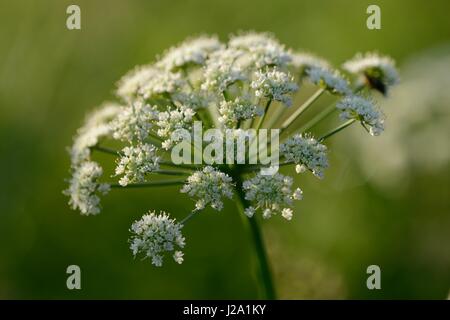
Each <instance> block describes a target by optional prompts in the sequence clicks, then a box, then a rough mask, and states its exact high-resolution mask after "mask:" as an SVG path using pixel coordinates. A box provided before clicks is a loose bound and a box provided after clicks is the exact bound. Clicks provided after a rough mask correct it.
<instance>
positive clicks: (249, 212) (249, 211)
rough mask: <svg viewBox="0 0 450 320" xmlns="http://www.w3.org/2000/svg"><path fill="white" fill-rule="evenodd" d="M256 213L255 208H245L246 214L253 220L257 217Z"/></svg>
mask: <svg viewBox="0 0 450 320" xmlns="http://www.w3.org/2000/svg"><path fill="white" fill-rule="evenodd" d="M255 211H256V210H255V208H253V207H248V208H245V210H244V213H245V215H246V216H247V217H249V218H251V217H253V216H254V215H255Z"/></svg>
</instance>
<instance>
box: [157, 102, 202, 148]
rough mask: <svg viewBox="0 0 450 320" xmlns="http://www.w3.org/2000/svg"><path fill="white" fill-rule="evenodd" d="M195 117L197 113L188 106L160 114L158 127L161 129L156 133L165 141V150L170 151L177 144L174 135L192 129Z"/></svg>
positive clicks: (170, 109) (163, 144) (163, 145)
mask: <svg viewBox="0 0 450 320" xmlns="http://www.w3.org/2000/svg"><path fill="white" fill-rule="evenodd" d="M194 115H195V111H194V110H193V109H191V108H189V107H186V106H180V107H177V108H169V110H168V111H163V112H160V113H159V114H158V121H157V122H156V125H157V126H158V128H159V129H158V130H157V132H156V133H157V134H158V136H159V137H161V138H164V139H165V140H164V141H163V143H162V147H163V149H165V150H169V149H170V148H172V146H173V144H174V143H176V142H177V141H174V140H173V139H174V135H172V133H174V132H175V131H177V130H179V129H186V130H190V129H191V127H192V121H193V119H192V118H193V116H194ZM181 138H182V137H181V136H180V139H181Z"/></svg>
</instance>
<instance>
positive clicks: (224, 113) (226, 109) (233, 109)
mask: <svg viewBox="0 0 450 320" xmlns="http://www.w3.org/2000/svg"><path fill="white" fill-rule="evenodd" d="M263 113H264V110H263V109H262V108H260V107H259V106H257V105H256V104H255V103H253V102H252V101H251V100H250V99H249V98H246V97H237V98H235V99H234V100H232V101H226V100H223V101H222V102H221V104H220V106H219V114H220V117H219V122H221V123H223V124H224V125H225V126H226V127H227V128H234V127H235V126H236V124H237V123H238V122H239V121H240V120H247V119H252V118H254V117H256V116H261V115H262V114H263Z"/></svg>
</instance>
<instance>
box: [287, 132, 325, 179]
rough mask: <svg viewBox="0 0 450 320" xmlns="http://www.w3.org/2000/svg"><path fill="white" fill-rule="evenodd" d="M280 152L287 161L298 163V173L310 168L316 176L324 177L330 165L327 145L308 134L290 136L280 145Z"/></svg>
mask: <svg viewBox="0 0 450 320" xmlns="http://www.w3.org/2000/svg"><path fill="white" fill-rule="evenodd" d="M280 152H281V154H282V155H283V156H284V157H285V159H286V160H287V161H292V162H294V163H295V164H297V166H296V167H295V170H296V172H297V173H301V172H304V171H305V170H306V169H309V170H311V172H312V173H313V174H314V175H315V176H316V177H318V178H323V172H324V170H325V169H326V168H327V167H328V158H327V147H326V146H325V145H323V144H321V143H320V142H319V141H317V140H316V139H314V138H312V137H311V136H308V135H302V134H297V135H294V136H292V137H290V138H289V139H287V140H286V142H285V143H283V144H282V145H281V146H280Z"/></svg>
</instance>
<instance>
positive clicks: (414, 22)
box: [0, 0, 450, 299]
mask: <svg viewBox="0 0 450 320" xmlns="http://www.w3.org/2000/svg"><path fill="white" fill-rule="evenodd" d="M73 3H75V4H78V5H79V6H80V7H81V19H82V20H81V24H82V29H81V30H79V31H77V30H74V31H69V30H67V29H66V25H65V23H66V18H67V15H66V8H67V6H68V5H69V4H73ZM369 4H378V5H380V7H381V10H382V29H381V30H377V31H370V30H368V29H367V28H366V26H365V23H366V22H365V21H366V18H367V14H366V8H367V6H368V5H369ZM449 10H450V2H448V1H446V0H442V1H439V0H430V1H419V0H414V1H411V0H402V1H387V0H386V1H375V0H374V1H352V0H340V1H331V0H329V1H320V0H316V1H301V0H295V1H294V0H290V1H288V0H278V1H261V0H258V1H256V0H252V1H242V0H227V1H221V0H220V1H219V0H217V1H205V0H203V1H200V0H195V1H194V0H182V1H181V0H180V1H162V0H161V1H87V0H86V1H79V0H78V1H56V0H55V1H48V0H47V1H24V0H19V1H2V2H1V3H0V39H1V41H0V155H1V157H0V168H1V175H0V182H1V184H0V298H3V299H9V298H27V299H29V298H44V299H48V298H64V299H78V298H125V299H131V298H135V299H169V298H175V299H181V298H192V299H200V298H203V299H213V298H216V299H219V298H236V299H239V298H257V297H258V296H257V293H258V286H259V285H258V283H257V281H256V278H255V272H254V270H255V269H254V268H255V265H254V261H253V256H252V255H251V250H252V246H251V243H249V241H248V238H247V235H246V234H245V233H244V228H243V226H242V223H241V220H240V218H239V217H238V215H237V212H236V210H235V208H234V205H233V203H232V202H231V201H229V202H227V203H226V210H224V211H223V212H220V213H217V212H212V211H207V212H205V213H204V214H202V216H201V217H199V218H198V219H196V220H195V222H193V223H190V224H189V225H188V226H187V227H186V230H185V235H186V237H187V239H188V245H187V247H186V251H185V258H186V259H185V263H184V264H183V265H181V266H179V265H175V264H174V263H167V264H166V265H165V266H164V267H163V268H154V267H153V266H151V264H150V263H149V262H148V261H139V260H133V259H132V255H131V252H130V250H129V249H128V243H127V238H128V236H129V234H128V228H129V226H130V224H131V223H132V222H133V221H134V220H135V219H137V218H138V217H140V216H141V215H142V214H143V213H145V212H146V211H147V210H148V209H157V210H160V209H164V210H167V211H169V212H171V213H172V214H173V215H174V216H176V217H182V216H184V215H185V212H186V210H187V208H188V207H191V206H192V202H191V201H190V200H189V199H187V197H186V196H185V195H181V194H178V191H177V190H176V189H175V188H161V189H153V190H126V191H121V192H118V191H112V192H111V193H110V194H109V195H108V196H107V197H105V198H104V199H103V208H104V210H103V212H102V213H101V214H100V215H98V216H95V217H83V216H80V215H79V214H78V213H77V212H74V211H71V210H70V209H69V207H68V205H67V198H66V197H65V196H63V195H62V193H61V191H62V190H63V189H64V188H65V187H66V184H65V181H64V179H65V178H68V176H69V172H68V169H69V157H68V154H67V152H66V147H67V146H69V145H70V144H71V141H72V135H73V134H74V133H75V131H76V129H77V128H78V127H79V126H80V125H81V123H82V121H83V119H84V115H85V113H86V112H87V111H88V110H91V109H92V108H93V107H94V106H96V105H99V104H100V103H101V102H102V101H104V100H109V99H113V98H114V96H113V94H112V92H113V89H114V83H115V82H116V81H117V80H118V79H119V78H120V77H121V76H122V75H123V74H124V73H125V72H126V71H127V70H129V69H131V68H132V67H134V66H135V65H137V64H144V63H147V62H150V61H152V60H154V57H155V55H157V54H159V53H162V52H163V51H164V50H165V49H167V48H168V47H170V46H172V45H175V44H176V43H178V42H180V41H182V40H183V39H184V38H186V37H188V36H191V35H196V34H200V33H215V34H218V35H219V36H220V37H221V39H223V40H224V39H226V37H227V35H228V34H229V33H232V32H236V31H238V30H257V31H270V32H273V33H275V35H276V36H277V37H278V38H279V39H280V41H281V42H283V43H285V44H286V45H287V46H289V47H292V48H294V49H300V48H302V49H306V50H308V51H312V52H315V53H317V54H319V55H321V56H324V57H325V58H327V59H329V60H330V61H331V62H333V63H335V64H336V65H339V64H340V63H342V62H343V61H344V60H345V59H347V58H350V57H352V56H353V55H354V54H355V53H356V52H358V51H365V50H373V49H376V50H378V51H380V52H383V53H386V54H389V55H391V56H392V57H394V58H395V59H396V60H397V62H398V64H399V66H400V67H402V65H403V63H404V61H406V60H407V59H408V58H409V57H411V56H413V55H414V54H416V53H418V52H421V51H423V50H425V49H427V48H431V47H434V46H436V45H439V44H442V43H445V42H448V41H449V40H450V23H449V19H448V12H449ZM403 80H405V79H403ZM448 102H449V101H447V107H448V106H449V105H450V103H448ZM391 125H395V126H401V125H402V123H395V124H391ZM350 130H356V131H357V130H360V128H356V127H355V128H351V129H350ZM360 133H361V134H364V132H363V131H362V130H361V132H360ZM349 137H350V136H349V135H345V134H343V135H339V136H336V137H335V138H333V140H332V141H331V149H332V156H331V168H330V169H329V170H328V171H327V174H326V179H324V180H323V181H318V180H317V179H314V178H313V177H311V176H308V175H306V176H303V175H302V176H301V178H300V179H299V181H298V182H299V183H300V184H301V186H302V188H303V190H304V192H305V199H304V200H303V201H301V203H299V204H298V205H297V207H296V210H295V212H296V216H295V218H294V220H293V221H292V222H291V223H286V222H285V221H282V219H281V218H279V217H275V218H272V219H271V220H269V221H264V223H263V228H264V235H265V240H266V244H267V246H268V248H269V254H270V258H271V263H272V268H273V270H274V273H275V282H276V285H277V289H278V293H279V296H280V297H281V298H289V299H292V298H295V299H303V298H313V299H316V298H325V299H327V298H358V299H360V298H361V299H366V298H368V299H379V298H405V299H410V298H436V299H443V298H446V297H447V295H448V294H449V289H450V249H449V248H450V246H449V245H450V217H449V211H450V210H449V208H450V200H449V195H450V187H449V184H450V177H449V176H450V174H449V165H448V163H447V165H446V166H445V167H444V168H443V169H440V170H437V171H434V172H433V171H432V172H427V173H425V174H424V173H422V172H421V171H420V170H417V171H414V172H412V173H411V174H410V176H409V177H408V178H409V184H408V185H407V186H406V187H405V186H404V188H403V189H404V192H401V193H398V194H395V195H392V194H391V192H384V191H383V189H380V188H377V187H374V185H373V184H371V183H370V181H369V180H367V179H366V178H365V177H364V174H363V172H362V171H361V170H359V167H358V165H357V162H356V160H355V159H353V155H352V152H351V150H350V152H349V151H348V150H345V152H344V150H342V149H339V148H334V149H333V143H334V142H335V141H336V140H341V141H342V140H343V139H348V138H349ZM370 140H371V139H370V137H367V138H366V143H370ZM344 141H345V140H344ZM428 143H433V141H432V140H430V141H428ZM447 148H448V145H447ZM387 156H388V155H387ZM71 264H76V265H79V266H80V267H81V270H82V290H79V291H76V290H74V291H69V290H68V289H67V288H66V277H67V275H66V273H65V270H66V268H67V266H68V265H71ZM371 264H377V265H379V266H380V267H381V270H382V280H381V285H382V290H375V291H370V290H368V289H367V288H366V278H367V274H366V268H367V266H369V265H371Z"/></svg>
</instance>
